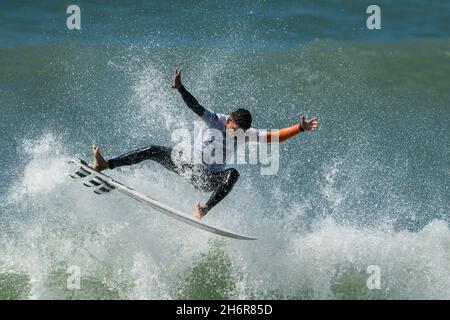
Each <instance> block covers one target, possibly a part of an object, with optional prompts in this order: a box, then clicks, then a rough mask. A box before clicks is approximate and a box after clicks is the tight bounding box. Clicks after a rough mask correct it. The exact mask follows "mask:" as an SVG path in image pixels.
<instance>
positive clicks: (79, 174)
mask: <svg viewBox="0 0 450 320" xmlns="http://www.w3.org/2000/svg"><path fill="white" fill-rule="evenodd" d="M69 163H72V164H75V165H76V166H78V170H77V171H76V172H74V173H72V174H70V177H72V178H74V179H78V180H81V181H83V185H84V186H86V187H89V188H92V190H93V191H94V193H96V194H98V195H102V194H105V193H109V192H111V191H114V190H117V191H119V192H121V193H122V194H125V195H127V196H128V197H130V198H132V199H134V200H137V201H139V202H141V203H143V204H144V205H146V206H148V207H150V208H152V209H156V210H157V211H158V212H161V213H163V214H165V215H167V216H169V217H171V218H174V219H176V220H178V221H181V222H184V223H186V224H188V225H190V226H192V227H195V228H198V229H201V230H204V231H208V232H211V233H214V234H217V235H220V236H224V237H228V238H234V239H239V240H256V239H258V238H255V237H251V236H247V235H242V234H238V233H235V232H231V231H229V230H226V229H222V228H218V227H214V226H212V225H208V224H206V223H204V222H202V221H200V220H199V219H196V218H194V217H190V216H188V215H186V214H184V213H182V212H181V211H179V210H177V209H174V208H171V207H170V206H168V205H166V204H164V203H161V202H160V201H158V200H156V199H153V198H151V197H149V196H147V195H145V194H143V193H141V192H138V191H136V190H135V189H134V188H132V187H130V186H127V185H126V184H124V183H122V182H119V181H117V180H115V179H113V178H111V177H110V176H107V175H106V174H103V173H101V172H97V171H95V170H94V169H92V168H91V167H89V166H88V164H87V163H86V162H85V161H83V160H81V159H73V160H72V161H69Z"/></svg>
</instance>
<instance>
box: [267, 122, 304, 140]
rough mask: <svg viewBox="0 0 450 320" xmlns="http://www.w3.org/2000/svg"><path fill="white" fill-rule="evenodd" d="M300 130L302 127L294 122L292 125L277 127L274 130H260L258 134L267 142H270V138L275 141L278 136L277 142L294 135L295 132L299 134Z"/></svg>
mask: <svg viewBox="0 0 450 320" xmlns="http://www.w3.org/2000/svg"><path fill="white" fill-rule="evenodd" d="M302 131H303V128H302V127H301V126H300V124H299V123H298V124H294V125H293V126H290V127H287V128H283V129H279V130H276V131H264V132H260V134H261V135H262V136H264V137H265V138H266V142H267V143H271V142H272V140H273V141H276V140H277V138H278V141H279V142H283V141H286V140H287V139H290V138H292V137H293V136H296V135H297V134H299V133H300V132H302Z"/></svg>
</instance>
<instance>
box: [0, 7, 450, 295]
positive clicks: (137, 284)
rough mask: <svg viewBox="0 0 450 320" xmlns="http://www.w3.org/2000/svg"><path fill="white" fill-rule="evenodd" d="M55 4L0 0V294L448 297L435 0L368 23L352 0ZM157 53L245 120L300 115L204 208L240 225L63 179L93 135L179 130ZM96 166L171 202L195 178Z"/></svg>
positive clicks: (184, 118) (443, 17) (441, 44)
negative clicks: (273, 163) (293, 133)
mask: <svg viewBox="0 0 450 320" xmlns="http://www.w3.org/2000/svg"><path fill="white" fill-rule="evenodd" d="M70 4H72V3H69V2H67V1H50V0H41V1H12V0H2V1H1V2H0V137H1V139H0V150H1V152H0V160H1V161H0V182H1V183H0V299H450V277H449V273H450V229H449V222H450V160H449V159H450V134H449V128H450V24H449V20H450V2H449V1H444V0H433V1H424V0H412V1H406V0H398V1H390V0H381V1H377V3H376V4H377V5H378V6H379V7H380V10H381V29H380V30H369V29H368V28H367V27H366V20H367V18H368V17H369V15H370V14H367V13H366V9H367V7H368V6H369V5H371V4H374V3H372V1H365V0H360V1H356V0H352V1H343V0H342V1H332V0H319V1H313V0H309V1H302V0H277V1H275V0H272V1H269V0H267V1H263V0H260V1H256V0H252V1H250V0H243V1H238V0H230V1H215V0H214V1H206V0H204V1H172V0H169V1H143V0H142V1H137V0H136V1H87V0H79V1H77V2H76V3H74V4H76V5H78V6H79V8H80V11H81V29H80V30H76V29H75V30H69V29H68V28H67V26H66V19H67V17H68V16H69V14H67V13H66V9H67V7H68V6H69V5H70ZM175 67H181V68H182V69H183V83H184V84H185V86H186V87H187V88H188V89H189V90H190V91H191V92H192V93H193V94H194V95H195V96H196V97H197V98H198V99H199V101H200V102H201V103H202V104H204V105H206V106H208V107H209V108H210V109H212V110H214V111H216V112H220V113H229V112H230V111H231V110H232V109H234V108H236V107H246V108H248V109H249V110H251V111H252V114H253V119H254V120H253V121H254V126H255V127H257V128H281V127H285V126H288V125H291V124H294V123H296V122H297V121H298V119H299V117H300V115H303V114H304V115H307V116H308V117H313V116H317V117H319V120H320V128H319V130H317V131H316V132H314V133H307V134H300V135H299V136H297V137H295V138H293V139H291V140H289V141H288V142H285V143H283V144H281V145H280V167H279V171H278V174H276V175H268V176H264V175H261V174H260V167H259V166H258V165H252V166H250V165H247V166H246V165H238V166H237V168H238V169H239V171H240V174H241V175H240V179H239V181H238V183H237V185H236V186H235V188H234V190H233V192H232V193H231V194H230V195H229V196H228V197H227V198H226V199H225V200H224V201H222V202H221V203H220V204H219V205H218V206H217V207H216V208H214V211H212V212H211V213H210V214H209V215H208V216H207V217H205V220H204V221H205V222H206V223H210V224H213V225H216V226H221V227H223V228H227V229H230V230H234V231H236V232H240V233H244V234H250V235H255V236H258V238H259V239H258V240H256V241H237V240H230V239H226V238H222V237H218V236H216V235H213V234H210V233H206V232H204V231H202V230H198V229H194V228H192V227H190V226H188V225H185V224H183V223H180V222H178V221H176V220H173V219H170V218H169V217H166V216H164V215H162V214H160V213H158V212H156V211H152V210H149V209H148V208H146V207H143V206H142V205H141V204H140V203H138V202H136V201H133V200H132V199H129V198H127V197H125V196H123V195H121V194H119V193H114V192H112V193H110V194H107V195H104V196H100V197H99V196H97V195H95V194H94V193H92V192H89V191H88V190H87V189H86V188H84V187H83V186H82V185H81V184H80V183H76V182H74V181H73V180H71V179H70V178H68V174H69V173H70V172H71V170H73V167H70V166H69V165H68V164H67V161H68V160H70V159H72V158H73V157H81V158H84V159H88V160H89V159H91V157H92V155H91V151H90V148H91V146H92V144H98V145H99V146H101V148H102V151H103V153H104V154H105V156H107V157H112V156H116V155H119V154H122V153H124V152H127V151H130V150H132V149H136V148H140V147H144V146H147V145H150V144H161V145H171V144H173V142H172V141H171V134H172V132H173V131H174V130H176V129H179V128H186V129H188V130H193V121H195V120H196V115H195V114H194V113H192V111H191V110H189V109H188V108H187V107H186V106H185V105H184V103H183V101H182V99H181V98H180V96H179V94H177V92H176V91H175V90H173V89H171V88H170V81H171V77H172V73H173V70H174V69H175ZM110 174H111V175H112V176H113V177H115V178H117V179H118V180H120V181H122V182H125V183H127V184H129V185H131V186H133V187H135V188H136V189H138V190H139V191H141V192H143V193H145V194H148V195H151V196H152V197H154V198H156V199H158V200H159V201H161V202H163V203H167V204H170V205H171V206H173V207H174V208H176V209H178V210H181V211H183V212H186V213H187V214H192V213H193V205H194V203H195V202H196V201H197V200H201V201H203V202H204V201H206V199H207V198H208V196H209V194H205V193H202V192H199V191H197V190H196V189H194V188H193V187H192V186H191V185H190V184H188V183H187V182H186V181H185V180H183V179H181V178H180V177H178V176H177V175H175V174H173V173H171V172H168V171H165V170H164V169H163V168H162V167H161V166H159V165H158V164H155V163H151V162H145V163H142V164H140V165H136V166H132V167H127V168H123V169H122V170H120V171H119V170H117V171H114V172H110ZM73 266H75V267H76V268H78V269H77V270H79V275H80V283H79V284H80V285H79V287H78V288H75V289H74V288H72V287H70V286H69V285H68V284H69V280H70V279H71V276H73V274H72V273H71V271H70V270H73ZM369 266H378V268H379V270H380V287H379V288H376V289H373V288H372V289H369V287H368V286H367V281H368V278H369V277H370V275H371V274H370V273H368V267H369Z"/></svg>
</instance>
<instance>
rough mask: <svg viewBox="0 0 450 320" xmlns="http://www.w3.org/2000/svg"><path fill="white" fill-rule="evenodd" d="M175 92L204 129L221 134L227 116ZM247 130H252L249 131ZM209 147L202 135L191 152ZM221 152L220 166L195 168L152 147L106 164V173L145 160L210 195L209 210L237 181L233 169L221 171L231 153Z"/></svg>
mask: <svg viewBox="0 0 450 320" xmlns="http://www.w3.org/2000/svg"><path fill="white" fill-rule="evenodd" d="M179 92H180V93H181V96H182V98H183V100H184V102H185V103H186V105H187V106H188V107H189V108H190V109H191V110H192V111H194V112H195V113H196V114H197V115H198V116H199V117H200V118H201V119H202V120H204V122H205V123H206V125H207V126H208V128H213V129H218V130H220V131H221V132H225V130H226V120H227V119H228V116H226V115H222V114H216V113H214V112H211V111H209V110H208V109H206V108H204V107H203V106H202V105H200V104H199V103H198V101H197V99H195V98H194V96H192V95H191V94H190V93H189V92H188V91H187V90H186V88H184V87H183V86H182V87H181V88H180V89H179ZM249 130H255V129H253V128H251V129H249ZM247 131H248V130H247ZM255 135H258V132H257V130H255ZM210 143H211V140H210V139H209V138H208V137H207V136H206V137H205V136H204V135H203V134H202V137H201V139H198V140H197V142H195V143H194V152H199V153H202V151H203V148H204V147H205V145H208V144H210ZM219 147H220V146H219ZM223 148H224V149H226V146H225V145H223ZM224 151H225V154H226V157H225V159H224V160H225V161H223V162H221V163H210V162H206V161H205V163H201V164H195V163H191V162H183V161H179V160H175V161H174V157H173V149H172V148H169V147H163V146H156V145H152V146H149V147H146V148H141V149H138V150H135V151H132V152H128V153H126V154H123V155H121V156H118V157H116V158H113V159H109V160H108V164H109V168H110V169H114V168H117V167H120V166H129V165H133V164H136V163H139V162H142V161H145V160H153V161H155V162H158V163H159V164H161V165H162V166H163V167H165V168H166V169H168V170H170V171H172V172H175V173H177V174H179V175H182V176H185V177H188V179H189V181H190V182H191V183H192V184H193V185H194V187H195V188H197V189H199V190H202V191H206V192H211V191H213V194H212V195H211V197H210V198H209V200H208V201H207V202H206V205H207V206H208V208H209V209H211V208H213V207H214V206H215V205H216V204H218V203H219V202H220V201H221V200H223V199H224V198H225V197H226V196H227V195H228V193H230V191H231V190H232V189H233V186H234V184H235V183H236V181H237V180H238V178H239V172H238V171H237V170H236V169H234V168H229V169H225V166H226V158H228V157H230V156H231V154H232V153H233V152H232V151H230V150H224ZM203 158H204V155H203V154H201V155H200V159H203ZM177 159H178V158H177Z"/></svg>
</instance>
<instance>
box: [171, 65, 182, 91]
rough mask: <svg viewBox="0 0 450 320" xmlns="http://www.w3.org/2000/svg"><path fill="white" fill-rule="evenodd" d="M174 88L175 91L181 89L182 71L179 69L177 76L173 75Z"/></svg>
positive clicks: (176, 71) (177, 69) (176, 70)
mask: <svg viewBox="0 0 450 320" xmlns="http://www.w3.org/2000/svg"><path fill="white" fill-rule="evenodd" d="M172 88H173V89H180V88H181V69H179V68H176V69H175V74H174V75H173V81H172Z"/></svg>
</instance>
